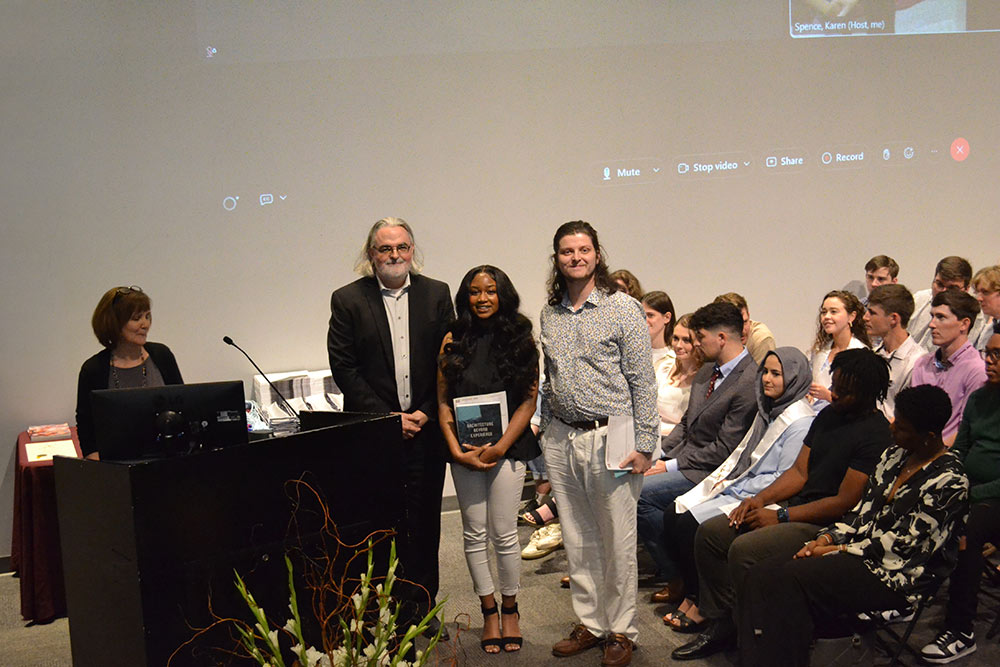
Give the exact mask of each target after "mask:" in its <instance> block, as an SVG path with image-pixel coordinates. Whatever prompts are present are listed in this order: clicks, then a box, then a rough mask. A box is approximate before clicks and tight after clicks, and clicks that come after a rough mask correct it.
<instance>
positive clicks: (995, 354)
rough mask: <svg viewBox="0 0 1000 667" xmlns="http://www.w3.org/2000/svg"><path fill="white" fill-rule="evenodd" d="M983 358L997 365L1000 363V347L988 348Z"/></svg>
mask: <svg viewBox="0 0 1000 667" xmlns="http://www.w3.org/2000/svg"><path fill="white" fill-rule="evenodd" d="M983 357H984V358H985V359H986V361H987V362H988V363H991V364H995V363H996V362H998V361H1000V347H994V348H986V351H985V352H984V353H983Z"/></svg>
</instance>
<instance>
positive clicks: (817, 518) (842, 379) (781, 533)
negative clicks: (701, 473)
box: [671, 349, 892, 660]
mask: <svg viewBox="0 0 1000 667" xmlns="http://www.w3.org/2000/svg"><path fill="white" fill-rule="evenodd" d="M888 388H889V369H888V367H887V366H886V364H885V362H884V361H882V359H881V358H879V356H878V355H876V354H875V353H874V352H872V351H871V350H868V349H856V350H845V351H844V352H841V353H840V354H838V355H837V357H836V358H835V359H834V360H833V392H832V401H831V403H830V405H829V406H827V407H826V408H825V409H823V411H822V412H820V413H819V414H818V415H816V418H815V419H814V420H813V423H812V426H811V427H810V428H809V432H808V433H807V434H806V437H805V439H804V441H803V444H802V450H801V451H800V452H799V455H798V457H797V458H796V460H795V464H794V465H793V466H792V467H791V468H789V469H788V470H786V471H785V472H784V473H783V474H782V475H781V476H780V477H778V479H776V480H774V482H772V483H771V484H770V485H768V486H767V488H765V489H763V490H762V491H760V492H759V493H757V494H756V495H754V496H753V497H751V498H747V499H746V500H744V501H743V502H741V503H740V505H739V506H738V507H737V508H736V509H734V510H733V511H732V512H730V514H729V516H728V517H725V516H719V517H714V518H712V519H709V520H707V521H705V522H704V523H703V524H701V526H700V527H699V528H698V532H697V534H696V535H695V541H694V556H695V563H696V564H697V566H698V596H699V603H698V606H699V612H700V614H701V615H702V616H704V617H705V618H706V619H708V624H707V627H706V628H705V629H704V630H703V631H702V633H701V634H700V635H698V637H697V638H696V639H695V640H694V641H692V642H690V643H688V644H685V645H684V646H681V647H679V648H677V649H675V650H674V651H673V653H672V654H671V655H672V657H673V658H674V659H675V660H697V659H701V658H704V657H707V656H709V655H713V654H715V653H718V652H719V651H723V650H725V649H727V648H730V647H732V646H733V644H734V643H735V641H736V625H735V623H734V622H733V615H732V613H733V609H734V607H735V603H736V598H737V597H738V596H739V595H741V594H742V588H743V583H744V579H745V577H746V573H747V571H748V570H749V569H750V567H751V566H752V565H754V564H755V563H757V562H759V561H762V560H764V559H765V558H769V557H771V556H783V557H785V558H791V557H792V556H793V555H794V554H795V552H796V551H798V550H799V548H800V547H801V546H802V543H803V541H804V540H808V539H811V538H813V537H814V536H815V535H816V533H817V532H818V531H819V530H820V529H821V528H822V527H823V526H825V525H827V524H829V523H831V522H833V521H839V520H840V519H841V517H843V516H844V514H845V513H846V512H847V511H848V510H850V509H851V508H852V507H854V505H855V504H857V502H858V500H859V499H860V498H861V493H862V492H863V491H864V488H865V484H866V483H867V482H868V475H870V474H871V473H872V471H873V470H874V469H875V464H876V463H877V462H878V460H879V457H880V456H881V455H882V452H883V451H885V449H886V447H888V446H889V444H890V443H891V442H892V437H891V435H890V432H889V422H888V421H886V418H885V416H884V415H883V414H882V413H881V412H880V411H879V410H878V407H877V403H878V401H880V400H882V399H884V398H885V393H886V391H887V390H888ZM775 503H786V505H785V506H783V507H780V508H779V509H772V508H771V506H772V505H773V504H775Z"/></svg>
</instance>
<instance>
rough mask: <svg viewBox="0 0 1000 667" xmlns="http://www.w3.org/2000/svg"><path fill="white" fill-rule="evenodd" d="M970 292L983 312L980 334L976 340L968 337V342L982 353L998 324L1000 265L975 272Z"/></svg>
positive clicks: (999, 318) (999, 310)
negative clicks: (973, 294)
mask: <svg viewBox="0 0 1000 667" xmlns="http://www.w3.org/2000/svg"><path fill="white" fill-rule="evenodd" d="M972 291H973V292H974V293H975V295H976V299H977V300H978V301H979V307H980V308H981V309H982V311H983V318H982V319H983V326H982V333H981V334H980V335H979V336H978V337H977V338H973V337H972V336H970V337H969V340H970V341H972V345H973V346H974V347H975V348H976V349H977V350H979V351H980V352H982V351H983V350H985V349H986V344H987V343H988V342H989V340H990V338H992V337H993V328H994V327H995V326H996V324H997V322H1000V265H997V266H987V267H986V268H983V269H979V270H978V271H976V275H975V276H973V277H972ZM987 318H989V319H987Z"/></svg>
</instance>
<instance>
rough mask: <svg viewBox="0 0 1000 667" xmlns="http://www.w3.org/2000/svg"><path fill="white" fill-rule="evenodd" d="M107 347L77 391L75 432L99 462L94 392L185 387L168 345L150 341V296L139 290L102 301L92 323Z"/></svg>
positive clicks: (90, 362) (115, 292)
mask: <svg viewBox="0 0 1000 667" xmlns="http://www.w3.org/2000/svg"><path fill="white" fill-rule="evenodd" d="M90 324H91V327H92V328H93V330H94V335H95V336H97V340H98V341H100V343H101V345H103V346H104V349H103V350H101V351H100V352H98V353H97V354H95V355H94V356H92V357H91V358H90V359H87V360H86V361H85V362H83V366H82V367H81V368H80V376H79V380H78V382H77V389H76V429H77V436H78V437H79V439H80V450H81V451H82V452H83V455H84V456H86V457H87V458H97V442H96V440H95V435H94V415H93V412H92V411H91V407H90V392H92V391H95V390H97V389H131V388H134V387H162V386H163V385H166V384H183V382H184V380H182V379H181V372H180V370H179V369H178V368H177V360H176V359H174V354H173V352H171V351H170V348H168V347H167V346H166V345H163V344H161V343H153V342H151V341H147V340H146V336H147V335H148V334H149V329H150V327H151V326H153V314H152V311H151V310H150V301H149V297H148V296H147V295H146V293H145V292H143V291H142V289H141V288H139V287H135V286H132V287H112V288H111V289H109V290H108V291H107V292H105V293H104V296H102V297H101V300H100V301H98V302H97V307H96V308H95V309H94V315H93V317H92V318H91V320H90Z"/></svg>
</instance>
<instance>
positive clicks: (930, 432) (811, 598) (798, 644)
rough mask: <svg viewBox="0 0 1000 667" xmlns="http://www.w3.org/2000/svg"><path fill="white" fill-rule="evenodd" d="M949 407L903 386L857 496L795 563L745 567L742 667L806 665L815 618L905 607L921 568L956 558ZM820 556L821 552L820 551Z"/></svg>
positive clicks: (958, 501)
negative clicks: (888, 439)
mask: <svg viewBox="0 0 1000 667" xmlns="http://www.w3.org/2000/svg"><path fill="white" fill-rule="evenodd" d="M950 414H951V403H950V402H949V401H948V395H947V394H945V393H944V392H943V391H942V390H940V389H938V388H937V387H928V386H921V387H913V388H911V389H905V390H903V391H902V392H901V393H900V394H899V395H898V396H897V400H896V413H895V421H894V422H893V426H892V435H893V440H894V441H895V443H896V446H895V447H890V448H889V449H887V450H885V452H883V454H882V457H881V459H880V460H879V463H878V465H877V466H876V468H875V472H874V473H873V474H872V476H871V478H870V479H869V480H868V486H867V488H866V489H865V494H864V496H863V497H862V499H861V501H860V502H859V503H858V504H857V505H856V506H855V507H854V509H853V510H852V511H851V513H850V514H849V515H848V516H847V517H845V518H844V519H843V521H840V522H837V523H834V524H833V525H831V526H828V527H827V528H824V529H823V530H821V531H820V532H819V534H818V535H815V536H814V538H813V539H811V540H810V541H809V542H807V543H806V545H805V546H803V547H802V548H801V549H799V550H798V553H796V554H795V558H794V560H788V559H787V558H781V557H775V558H772V559H768V560H766V561H763V562H761V563H759V564H757V565H755V566H754V567H752V568H751V569H750V572H749V573H748V574H747V578H746V587H745V590H744V594H743V595H742V596H741V600H740V608H739V610H738V622H739V626H740V657H741V664H742V665H743V666H744V667H754V666H756V665H760V666H764V665H767V666H768V667H770V666H771V665H790V666H796V665H803V666H805V665H808V664H809V644H810V642H811V640H812V637H813V634H814V632H815V628H816V626H817V624H818V623H822V622H824V621H832V620H834V619H836V618H837V617H840V616H843V615H844V614H856V613H858V612H862V611H870V610H882V609H905V608H907V607H909V606H910V605H912V604H913V602H915V600H916V595H915V593H914V589H915V587H916V586H917V585H918V584H920V583H921V580H922V579H923V578H924V577H925V575H927V574H932V573H934V571H935V570H940V569H941V566H943V565H947V566H950V564H953V563H954V560H955V552H956V551H957V543H958V541H957V539H953V536H955V534H956V531H957V530H959V529H960V527H961V522H962V519H963V517H964V515H965V511H966V508H967V506H968V504H967V494H968V489H969V480H968V479H966V476H965V472H964V471H963V470H962V463H961V462H960V461H959V459H958V457H957V456H956V455H955V453H953V452H950V451H948V449H947V448H946V447H945V445H944V442H943V441H942V440H941V429H942V427H943V426H944V424H945V422H947V420H948V416H949V415H950ZM823 556H826V557H823Z"/></svg>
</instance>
